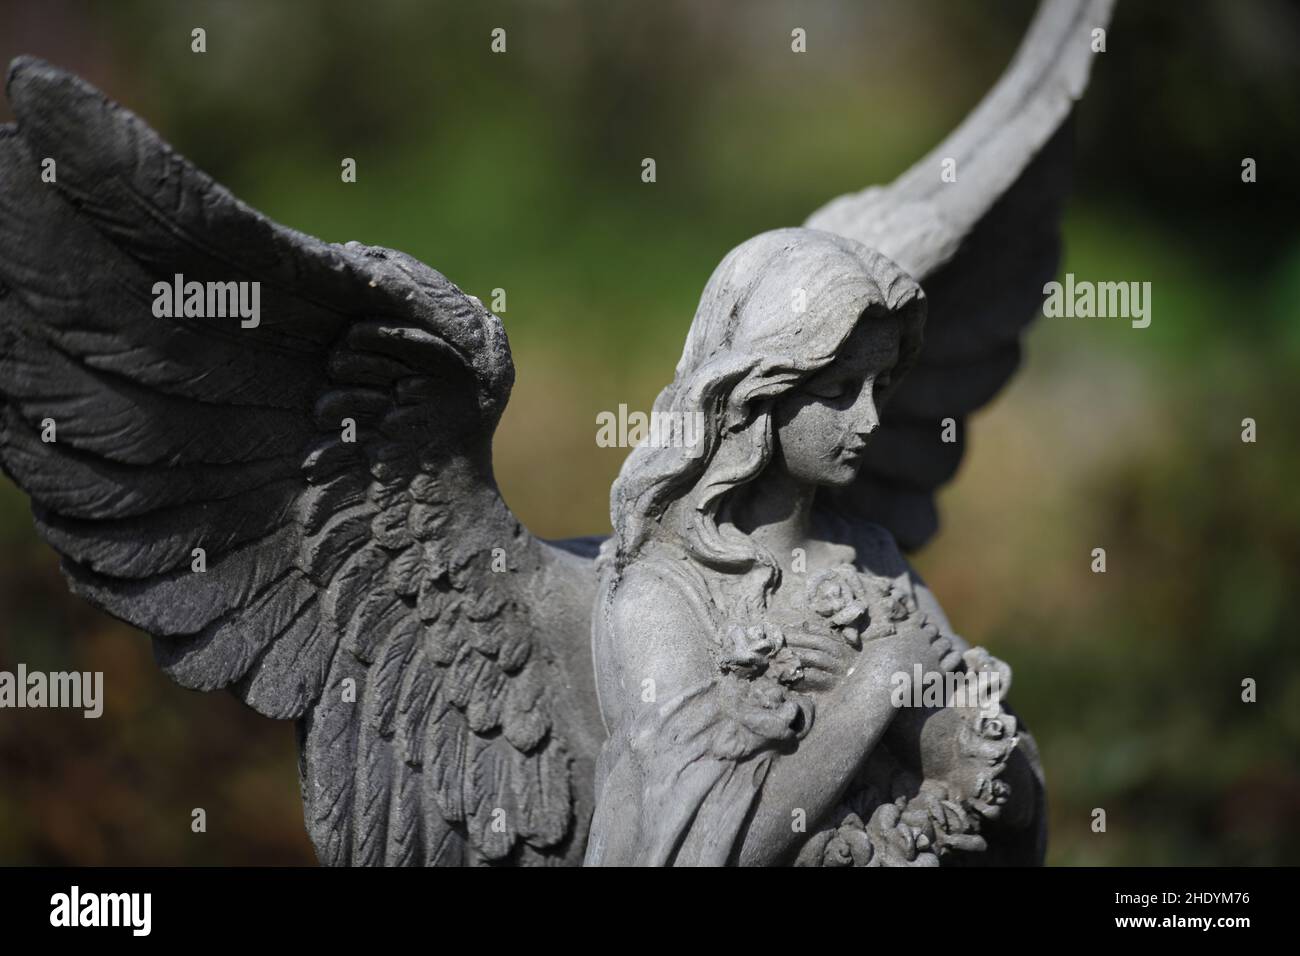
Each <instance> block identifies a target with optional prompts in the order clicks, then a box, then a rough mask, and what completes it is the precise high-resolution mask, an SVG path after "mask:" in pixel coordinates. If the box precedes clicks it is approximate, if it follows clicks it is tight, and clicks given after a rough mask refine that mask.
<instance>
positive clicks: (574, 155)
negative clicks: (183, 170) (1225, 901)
mask: <svg viewBox="0 0 1300 956" xmlns="http://www.w3.org/2000/svg"><path fill="white" fill-rule="evenodd" d="M465 6H466V5H463V4H451V3H448V4H425V3H419V4H417V3H398V2H395V0H379V2H373V0H372V2H367V3H352V2H342V0H334V2H326V3H321V4H313V5H311V6H308V5H305V4H304V5H291V4H265V3H255V2H252V0H246V2H245V0H227V2H208V3H193V4H185V5H180V4H174V3H168V2H162V0H151V2H138V0H137V2H119V3H113V4H106V3H100V4H92V3H72V2H66V0H46V2H32V3H6V4H5V5H4V6H3V7H0V60H3V61H4V62H7V61H8V60H9V59H10V58H11V57H12V56H14V55H17V54H19V53H33V54H37V55H41V56H44V57H45V58H47V59H49V60H51V61H53V62H55V63H57V64H59V65H61V66H64V67H67V68H70V69H72V70H74V71H76V72H78V73H80V74H82V75H83V76H85V77H86V78H87V79H89V80H91V81H92V82H94V83H96V84H97V85H99V86H100V87H101V88H102V89H103V90H105V92H107V93H108V94H109V95H110V96H112V97H113V98H115V99H117V100H119V101H121V102H122V103H124V104H126V105H127V106H129V107H130V108H132V109H134V110H135V111H136V112H138V113H140V114H141V115H142V116H144V117H145V118H146V119H147V120H148V121H149V122H150V123H151V124H152V125H153V126H155V127H156V128H157V129H158V130H159V131H160V132H161V133H162V134H163V135H164V136H165V137H166V138H167V139H168V140H170V141H171V142H172V143H174V144H175V145H176V146H177V147H178V148H179V149H181V150H182V151H183V152H184V153H185V154H186V155H187V156H189V157H190V158H191V159H193V160H194V161H195V162H196V163H198V165H200V166H201V167H203V168H204V169H206V170H207V171H208V172H210V173H212V174H213V175H215V176H216V177H217V178H218V179H219V180H221V181H222V182H224V183H225V184H227V185H228V186H230V187H231V188H232V189H233V190H234V191H235V192H236V193H237V194H238V195H239V196H241V198H243V199H245V200H246V201H248V202H250V203H252V204H253V205H255V206H257V207H258V208H260V209H261V210H263V211H264V212H266V213H267V214H268V215H270V216H272V217H273V218H275V219H278V220H279V221H281V222H284V223H286V224H288V225H291V226H294V227H296V228H298V229H302V230H304V231H307V232H310V233H313V234H315V235H319V236H321V237H322V238H325V239H329V240H334V241H345V240H348V239H358V240H361V241H364V242H369V243H374V244H381V245H387V246H392V247H395V248H399V249H403V250H405V251H407V252H410V253H411V254H413V255H416V256H418V257H419V258H421V259H424V260H425V261H427V262H429V263H430V264H432V265H433V266H434V267H436V268H437V269H439V270H440V271H442V272H444V273H445V274H446V275H448V276H449V277H450V278H451V279H453V280H454V281H455V282H457V283H458V284H459V285H461V286H462V287H463V288H465V289H466V290H467V291H469V292H472V293H474V294H476V295H478V296H480V297H481V298H483V299H484V301H485V302H486V301H488V300H489V299H490V296H491V290H492V289H493V288H496V287H503V288H505V289H506V290H507V294H508V305H507V310H506V311H505V312H504V313H503V316H502V317H503V319H504V320H505V323H506V327H507V330H508V332H509V334H510V338H511V343H512V347H513V350H514V356H515V363H516V365H517V367H518V383H517V385H516V388H515V393H514V398H513V401H512V403H511V405H510V408H509V410H508V411H507V413H506V416H505V420H504V422H503V424H502V427H501V429H500V431H499V433H498V440H497V452H496V458H497V470H498V474H499V477H500V481H501V484H502V487H503V490H504V492H505V494H506V497H507V500H508V501H509V502H510V503H511V505H512V506H513V507H514V509H515V510H516V512H517V513H518V514H519V515H520V516H521V517H522V518H523V519H524V521H525V522H526V523H527V524H528V525H529V526H530V527H531V528H532V529H533V530H534V531H536V532H538V533H540V534H543V535H546V536H567V535H573V534H582V533H595V532H605V531H607V530H608V511H607V502H608V489H609V484H610V481H611V480H612V479H613V477H614V476H615V474H616V473H617V471H618V468H619V465H620V464H621V462H622V459H623V457H624V455H625V452H624V451H623V450H620V449H602V448H598V447H597V446H596V444H595V420H596V414H597V413H598V412H600V411H602V410H614V409H617V407H618V405H619V403H627V404H628V406H629V407H631V408H633V409H638V408H639V409H648V408H649V407H650V404H651V402H652V401H653V398H654V395H655V394H656V392H657V390H658V389H659V388H660V387H661V386H662V385H663V384H664V383H665V382H666V381H667V379H668V378H669V377H670V376H671V373H672V369H673V366H674V364H675V362H676V359H677V355H678V351H679V349H680V347H681V343H682V339H683V336H684V334H685V331H686V328H687V326H688V325H689V322H690V318H691V315H692V313H693V311H694V308H695V304H696V300H697V297H698V295H699V292H700V290H701V288H702V286H703V284H704V281H705V279H706V278H707V276H708V274H709V272H710V271H711V270H712V269H713V267H714V266H715V265H716V264H717V262H718V260H719V259H720V258H721V257H722V255H723V254H724V253H725V252H726V251H727V250H728V249H729V248H731V247H732V246H734V245H735V244H737V243H739V242H740V241H742V240H744V239H745V238H747V237H749V236H750V235H753V234H754V233H756V232H759V231H761V230H763V229H767V228H772V227H775V226H781V225H794V224H797V223H799V222H800V221H802V220H803V218H804V217H805V216H806V215H807V214H808V213H809V212H810V211H811V210H812V209H814V208H815V207H816V206H818V205H820V204H821V203H822V202H824V201H825V200H826V199H828V198H830V197H832V196H835V195H837V194H839V193H842V192H845V191H847V190H850V189H858V188H861V187H863V186H865V185H867V184H869V183H872V182H886V181H888V180H889V179H891V178H892V177H893V176H895V175H896V174H897V173H899V172H901V171H902V170H903V169H904V168H906V167H907V166H908V165H909V164H910V163H911V162H913V161H914V160H915V159H917V158H919V157H920V156H921V155H922V154H923V153H924V152H925V151H926V150H927V149H929V148H930V147H931V146H932V145H933V144H934V143H935V142H937V141H938V140H939V139H940V138H941V137H942V136H943V135H944V134H945V133H947V132H948V131H949V130H950V129H951V128H952V127H953V126H954V125H955V124H956V123H957V122H959V121H960V120H961V118H962V117H964V116H965V114H966V112H967V111H968V110H969V109H970V108H971V107H972V106H973V105H974V103H975V102H976V101H977V100H978V99H979V97H980V96H981V95H982V94H983V93H984V92H985V90H987V89H988V87H989V86H990V85H991V84H992V83H993V81H994V80H995V79H996V78H997V76H998V75H999V73H1000V72H1001V70H1002V68H1003V66H1004V65H1005V63H1006V61H1007V59H1008V58H1009V56H1010V54H1011V52H1012V50H1013V49H1014V48H1015V46H1016V44H1017V43H1018V41H1019V39H1020V36H1021V34H1022V31H1023V29H1024V27H1025V25H1026V24H1027V23H1028V20H1029V17H1030V15H1031V12H1032V7H1033V4H1032V3H1030V2H1026V0H1020V2H1008V3H999V4H980V5H976V4H968V3H960V2H949V3H945V2H936V0H925V2H919V0H907V2H904V0H889V2H872V3H860V2H852V0H842V2H832V0H819V2H813V3H803V4H798V5H795V4H783V3H775V2H757V3H744V4H741V3H721V2H690V3H688V2H686V0H675V2H666V3H656V4H648V3H630V2H624V0H619V2H606V3H596V2H592V3H567V2H558V0H555V2H547V3H531V4H526V3H506V2H502V3H494V4H492V5H490V8H489V5H481V7H480V8H477V9H474V10H472V11H471V10H467V9H464V7H465ZM197 26H202V27H204V28H205V29H206V30H207V42H208V52H207V53H206V54H204V55H196V54H193V53H191V52H190V30H191V29H193V28H194V27H197ZM497 26H500V27H504V28H505V29H506V30H507V32H508V49H509V52H508V53H507V54H506V55H505V56H495V55H492V54H491V53H490V52H489V49H488V42H489V32H490V30H491V29H492V28H493V27H497ZM794 27H803V28H804V29H805V30H807V33H808V52H807V53H806V54H803V55H795V54H792V53H791V52H790V31H791V30H792V29H793V28H794ZM7 119H9V114H8V113H7V107H6V106H4V105H0V120H7ZM1298 123H1300V12H1298V11H1297V7H1296V6H1295V5H1294V4H1291V3H1285V2H1281V0H1254V2H1251V3H1231V2H1228V0H1218V2H1210V0H1190V2H1185V3H1179V4H1164V3H1161V4H1157V3H1151V2H1141V0H1138V2H1132V0H1129V2H1125V0H1121V2H1120V5H1119V9H1118V12H1117V15H1116V18H1115V21H1114V23H1113V25H1112V28H1111V30H1110V31H1109V36H1108V43H1107V51H1106V52H1105V53H1104V54H1101V55H1100V56H1099V59H1098V62H1097V64H1096V66H1095V69H1094V74H1093V81H1092V87H1091V89H1090V91H1089V93H1088V96H1087V98H1086V99H1085V102H1084V105H1083V108H1082V110H1081V115H1080V145H1079V151H1078V160H1079V162H1078V174H1077V191H1076V194H1075V199H1074V202H1073V204H1072V206H1071V212H1070V216H1069V221H1068V223H1067V230H1066V238H1067V258H1066V261H1065V263H1064V265H1063V269H1062V271H1063V272H1064V271H1071V272H1074V273H1075V274H1076V276H1078V277H1079V278H1080V279H1084V278H1087V279H1093V280H1096V281H1106V280H1111V281H1150V282H1151V283H1152V286H1153V288H1152V297H1153V320H1152V324H1151V327H1150V328H1148V329H1145V330H1136V329H1132V328H1130V326H1129V324H1128V322H1127V321H1124V320H1118V319H1104V320H1103V319H1092V320H1087V319H1041V320H1040V321H1039V322H1038V323H1037V324H1036V326H1035V327H1034V329H1033V331H1032V332H1031V334H1030V336H1029V339H1028V351H1027V361H1026V363H1025V366H1024V368H1023V370H1022V372H1021V373H1020V375H1019V377H1018V378H1017V380H1016V381H1015V384H1014V385H1013V386H1012V387H1011V388H1010V389H1009V390H1008V391H1007V392H1005V393H1004V394H1003V395H1002V396H1000V397H999V399H998V400H997V401H996V402H995V404H994V405H993V406H992V407H991V408H990V409H989V410H987V411H986V412H985V413H984V414H983V415H981V416H980V417H979V418H977V419H976V420H975V423H974V425H973V428H972V435H973V438H972V453H971V454H970V455H969V456H968V458H967V460H966V462H965V464H964V466H963V468H962V471H961V472H960V474H959V475H958V478H957V480H956V482H955V483H954V485H953V486H952V487H951V489H950V490H949V491H948V492H947V493H946V494H945V495H944V497H943V499H942V502H941V504H942V507H943V518H944V530H943V531H942V533H941V534H940V535H939V537H938V538H937V539H936V541H935V542H934V543H933V544H932V545H930V546H929V548H927V550H926V551H925V552H923V553H922V554H921V555H920V556H919V557H918V565H919V567H920V570H921V572H922V574H923V575H925V576H926V577H927V578H928V579H929V582H930V584H931V586H932V587H933V589H934V590H935V592H936V594H937V595H938V596H939V598H940V600H941V601H942V602H943V603H944V605H945V607H946V610H947V612H948V615H949V617H950V618H951V619H952V621H953V622H954V625H955V626H956V627H957V628H958V630H959V631H961V632H962V633H963V634H965V635H966V636H967V637H969V638H971V639H972V640H975V641H977V642H980V643H984V644H986V645H987V646H988V647H989V648H990V649H991V650H993V651H994V652H995V653H996V654H998V655H999V656H1002V657H1004V658H1005V659H1007V660H1008V661H1010V662H1011V663H1012V665H1013V667H1014V669H1015V692H1014V694H1013V700H1015V702H1016V706H1017V709H1018V710H1019V711H1020V713H1021V714H1022V715H1023V716H1024V718H1025V719H1026V720H1027V721H1028V723H1029V725H1030V726H1031V727H1032V729H1033V730H1034V732H1035V734H1036V736H1037V738H1038V740H1039V744H1040V747H1041V748H1042V751H1043V759H1044V763H1045V765H1046V768H1047V772H1048V775H1049V793H1050V797H1051V804H1052V806H1051V812H1052V816H1051V826H1052V841H1051V847H1050V853H1049V862H1052V863H1058V864H1080V863H1083V864H1098V863H1116V864H1137V863H1147V864H1167V863H1187V864H1209V863H1217V864H1254V863H1297V862H1300V766H1298V764H1300V761H1298V760H1297V755H1298V753H1300V655H1298V654H1297V651H1296V649H1295V646H1294V643H1293V638H1291V637H1289V636H1288V633H1289V632H1288V622H1294V621H1296V620H1297V618H1298V617H1300V599H1298V598H1297V593H1296V584H1297V581H1298V580H1300V574H1298V572H1300V495H1297V493H1296V491H1297V489H1296V476H1297V471H1298V466H1300V447H1297V442H1296V428H1297V425H1300V385H1297V376H1296V368H1297V359H1298V358H1300V321H1297V319H1300V316H1297V303H1300V229H1298V228H1297V224H1296V221H1295V211H1296V209H1297V208H1300V203H1297V198H1298V197H1297V192H1298V191H1300V189H1298V187H1297V180H1296V173H1295V169H1296V165H1295V164H1296V160H1297V144H1298V143H1300V136H1297V124H1298ZM345 156H350V157H354V158H356V159H357V163H358V172H359V181H358V182H357V183H356V184H355V185H346V186H345V185H343V184H341V183H340V181H339V163H340V161H341V159H342V158H343V157H345ZM646 156H652V157H654V158H655V159H656V161H657V165H658V182H657V183H655V184H654V185H644V184H642V183H641V181H640V162H641V159H642V158H643V157H646ZM1247 156H1249V157H1253V158H1254V159H1256V160H1257V162H1258V169H1259V181H1258V182H1257V183H1255V184H1253V185H1247V184H1243V183H1242V182H1241V178H1240V168H1241V161H1242V159H1243V158H1244V157H1247ZM1245 417H1252V418H1254V419H1256V421H1257V422H1258V428H1259V439H1258V442H1257V443H1255V444H1243V443H1242V442H1241V440H1240V432H1241V420H1242V419H1243V418H1245ZM1095 547H1105V548H1106V551H1107V561H1108V572H1107V573H1106V574H1105V575H1094V574H1092V573H1091V572H1090V570H1089V563H1090V552H1091V551H1092V549H1093V548H1095ZM19 661H22V662H25V663H26V664H27V665H28V667H29V668H32V669H40V670H47V671H54V670H67V669H74V668H75V669H78V670H102V671H104V672H105V684H106V695H107V706H106V710H105V713H104V716H103V717H102V718H101V719H99V720H85V719H83V718H82V717H81V716H80V713H79V712H69V711H53V710H45V711H28V710H23V711H15V710H9V711H0V863H11V864H12V863H19V864H30V863H38V864H39V863H88V864H106V863H120V864H146V863H165V864H171V863H177V864H223V863H224V864H234V863H307V862H313V861H314V857H313V855H312V852H311V848H310V846H309V845H308V842H307V840H306V837H305V835H304V832H303V826H302V820H301V810H300V805H299V797H298V785H297V777H296V766H295V751H294V745H293V732H292V727H291V726H290V725H288V724H277V723H273V722H271V721H267V720H264V719H262V718H259V717H257V716H255V715H254V714H253V713H252V712H251V711H248V710H246V709H245V708H243V707H242V706H241V705H239V704H238V703H237V702H236V701H235V700H234V699H233V698H231V697H228V696H226V695H223V694H211V695H199V694H194V693H190V692H187V691H183V690H180V689H179V688H176V687H174V686H172V685H171V684H170V683H169V682H168V681H167V680H166V679H164V678H163V677H162V676H161V675H159V674H158V673H156V671H155V669H154V665H153V661H152V655H151V651H150V648H149V643H148V641H147V640H146V639H145V638H144V637H143V636H141V635H140V634H138V633H135V632H133V631H132V630H131V629H129V628H126V627H124V626H122V625H120V624H117V623H116V622H114V621H112V620H111V619H109V618H108V617H107V616H105V615H102V614H100V613H98V612H96V611H94V610H93V609H92V608H90V607H89V606H88V605H86V604H84V603H82V602H81V601H79V600H77V599H74V598H72V597H70V596H69V595H68V593H67V592H66V589H65V587H64V585H63V582H62V580H61V578H60V576H59V574H58V570H57V562H56V559H55V557H54V554H53V552H52V551H51V550H50V549H49V548H47V547H45V546H44V545H43V544H41V543H40V542H39V540H38V539H37V538H36V536H35V533H34V531H33V529H32V526H31V522H30V518H29V516H28V512H27V503H26V501H25V499H24V498H23V497H22V496H21V494H19V493H18V492H17V490H16V489H15V488H14V487H13V486H12V485H10V484H9V483H7V482H6V481H3V480H0V669H6V670H13V669H14V668H15V667H16V666H17V663H18V662H19ZM1244 677H1253V678H1255V679H1256V680H1257V681H1258V683H1259V702H1258V703H1255V704H1244V703H1242V702H1241V700H1240V686H1241V680H1242V679H1243V678H1244ZM194 807H203V808H205V809H206V811H207V815H208V832H207V833H206V834H193V833H191V831H190V812H191V810H192V808H194ZM1094 807H1103V808H1105V809H1106V811H1107V814H1108V829H1107V832H1106V833H1105V834H1095V833H1093V832H1091V830H1090V828H1089V824H1090V822H1091V811H1092V809H1093V808H1094Z"/></svg>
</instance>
